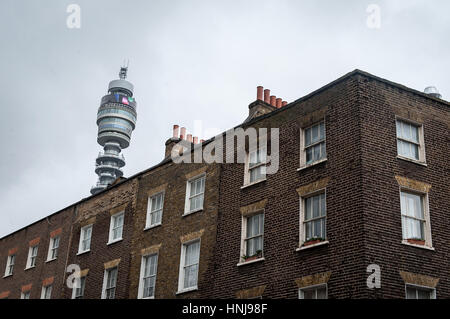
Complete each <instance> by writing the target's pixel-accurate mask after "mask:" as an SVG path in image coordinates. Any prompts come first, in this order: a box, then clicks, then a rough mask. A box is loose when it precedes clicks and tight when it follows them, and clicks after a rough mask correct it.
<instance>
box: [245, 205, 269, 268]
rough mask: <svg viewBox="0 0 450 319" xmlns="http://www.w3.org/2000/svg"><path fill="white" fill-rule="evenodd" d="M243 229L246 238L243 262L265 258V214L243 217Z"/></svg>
mask: <svg viewBox="0 0 450 319" xmlns="http://www.w3.org/2000/svg"><path fill="white" fill-rule="evenodd" d="M242 227H243V231H244V238H243V242H242V244H241V245H242V256H241V262H245V261H249V260H248V259H249V258H252V259H257V258H260V257H262V256H263V241H264V213H259V214H256V215H252V216H247V217H243V221H242Z"/></svg>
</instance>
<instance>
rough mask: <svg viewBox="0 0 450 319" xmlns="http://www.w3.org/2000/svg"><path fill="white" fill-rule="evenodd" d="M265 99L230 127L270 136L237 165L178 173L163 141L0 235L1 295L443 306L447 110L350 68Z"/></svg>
mask: <svg viewBox="0 0 450 319" xmlns="http://www.w3.org/2000/svg"><path fill="white" fill-rule="evenodd" d="M269 94H270V93H269V92H268V90H266V91H265V92H264V98H263V93H262V88H261V87H259V88H258V99H257V100H256V101H255V102H253V103H251V104H250V106H249V117H248V118H247V119H246V120H245V121H244V122H243V123H242V124H241V125H239V126H238V127H239V128H243V129H245V130H248V129H249V128H256V129H260V128H266V129H267V130H268V131H270V129H272V128H275V129H276V128H278V129H279V139H277V138H276V137H274V136H273V135H269V137H268V144H267V146H266V147H261V145H259V147H256V148H252V145H250V143H248V141H247V143H246V144H245V152H244V153H245V161H244V162H242V163H229V162H228V161H226V162H225V163H213V164H206V163H205V162H202V163H196V164H194V163H192V164H186V163H183V164H176V163H174V162H173V161H172V160H171V158H170V156H169V154H170V151H171V149H172V147H173V146H174V145H175V144H176V143H177V142H179V139H178V133H177V134H175V135H174V138H172V139H169V140H168V141H167V142H166V154H165V158H164V160H163V161H162V162H161V163H159V164H158V165H156V166H154V167H152V168H150V169H148V170H146V171H143V172H141V173H138V174H136V175H135V176H132V177H130V178H128V179H124V180H119V181H116V183H115V184H113V185H111V186H110V187H108V188H107V189H106V190H104V191H102V192H100V193H98V194H95V195H93V196H90V197H89V198H86V199H83V200H81V201H80V202H78V203H76V204H73V205H72V206H70V207H68V208H66V209H64V210H62V211H60V212H58V213H55V214H53V215H51V216H49V217H48V218H47V219H43V220H41V221H39V222H36V223H34V224H32V225H30V226H28V227H26V228H24V229H22V230H19V231H17V232H15V233H13V234H11V235H9V236H6V237H4V238H2V239H1V240H0V269H5V277H4V278H1V279H0V296H1V297H7V298H20V297H21V293H23V292H24V291H27V290H30V288H31V290H30V291H31V295H30V297H31V298H39V297H45V293H48V291H47V290H48V289H46V287H48V286H52V290H51V295H49V296H51V297H52V298H75V297H83V298H106V297H114V298H258V297H262V298H324V297H328V298H405V297H408V298H418V297H421V298H450V267H449V266H450V262H449V258H450V248H449V245H448V244H449V243H450V232H449V229H450V218H449V217H450V209H449V206H450V205H449V200H448V197H449V196H448V195H449V189H450V181H449V177H448V158H449V146H448V128H449V126H450V118H449V103H448V102H447V101H444V100H442V99H439V98H435V97H433V96H430V95H427V94H424V93H422V92H418V91H415V90H412V89H410V88H407V87H404V86H402V85H399V84H396V83H392V82H390V81H387V80H384V79H381V78H378V77H375V76H373V75H370V74H368V73H365V72H362V71H359V70H355V71H353V72H351V73H349V74H347V75H345V76H343V77H341V78H339V79H337V80H336V81H334V82H332V83H330V84H328V85H326V86H324V87H322V88H320V89H319V90H317V91H315V92H312V93H311V94H309V95H307V96H305V97H302V98H300V99H298V100H296V101H294V102H292V103H289V104H287V105H286V103H285V102H282V100H281V99H276V98H275V97H274V96H272V97H270V96H269ZM260 132H261V131H260ZM224 134H225V133H224ZM259 138H260V139H261V136H259ZM217 139H218V137H216V138H215V139H211V140H208V141H206V142H203V143H200V144H197V145H194V144H193V145H194V146H196V147H197V148H199V147H201V148H203V149H205V148H207V147H208V145H211V144H212V143H214V142H215V141H217ZM189 143H190V141H189ZM227 143H229V140H227V139H224V149H226V146H227ZM276 144H278V151H277V148H276V147H272V146H274V145H276ZM232 149H233V150H234V152H235V158H237V157H238V156H239V154H238V151H242V149H239V147H236V148H235V147H233V148H232ZM272 149H273V150H275V151H272ZM275 155H279V156H278V158H279V169H278V170H277V172H276V173H274V174H265V172H266V170H268V169H269V167H270V165H272V162H271V163H270V164H269V163H268V162H266V159H267V161H269V158H270V160H273V159H274V156H275ZM57 236H59V237H60V239H59V242H58V243H59V248H58V257H57V259H56V261H51V262H45V261H44V259H45V258H47V257H48V256H51V253H52V249H51V247H54V246H53V244H54V240H53V238H55V237H57ZM38 238H39V239H38ZM38 240H39V250H38V254H37V257H36V261H35V263H36V266H35V267H34V268H33V269H32V270H31V269H29V270H25V271H24V270H22V269H24V268H26V266H27V265H28V263H29V260H30V258H31V257H30V256H32V255H31V253H32V252H33V250H32V247H33V246H34V245H35V244H36V243H37V241H38ZM42 247H44V248H42ZM47 249H48V251H47ZM10 256H15V257H14V258H12V257H10ZM50 259H51V258H50ZM11 262H12V263H13V264H14V269H13V271H12V274H9V273H8V271H9V269H10V265H11ZM71 264H77V265H79V266H80V270H81V276H82V277H83V278H84V279H83V281H82V282H83V287H82V289H70V288H68V287H67V286H66V285H65V280H66V279H67V276H68V275H69V273H66V267H67V266H68V265H71ZM373 269H375V270H379V271H380V272H379V273H380V278H381V282H380V283H381V286H379V288H372V289H371V288H369V287H368V277H369V275H371V274H372V270H373ZM51 278H53V279H51ZM375 283H376V280H375ZM30 284H31V286H30ZM376 286H377V285H376ZM35 287H36V288H35ZM377 287H378V286H377ZM22 297H24V296H22Z"/></svg>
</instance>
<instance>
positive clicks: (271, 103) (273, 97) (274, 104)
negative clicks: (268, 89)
mask: <svg viewBox="0 0 450 319" xmlns="http://www.w3.org/2000/svg"><path fill="white" fill-rule="evenodd" d="M276 99H277V97H276V96H275V95H271V96H270V105H272V106H276V102H275V101H276Z"/></svg>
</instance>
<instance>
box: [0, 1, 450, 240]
mask: <svg viewBox="0 0 450 319" xmlns="http://www.w3.org/2000/svg"><path fill="white" fill-rule="evenodd" d="M71 3H76V4H78V5H80V7H81V28H80V29H69V28H67V26H66V19H67V16H68V15H69V14H68V13H66V8H67V6H68V5H69V4H71ZM344 3H345V4H344ZM371 3H374V4H378V5H379V6H380V8H381V28H380V29H370V28H368V27H367V25H366V20H367V17H368V15H369V14H368V13H367V12H366V8H367V6H368V5H369V4H371ZM2 7H3V10H1V11H0V39H1V40H2V45H1V50H0V67H1V71H2V76H1V78H0V85H1V88H2V90H3V94H2V100H1V104H0V105H1V110H2V116H1V117H0V127H1V147H2V152H1V153H2V156H1V157H0V173H1V179H0V217H1V219H0V220H1V222H0V237H2V236H4V235H7V234H9V233H11V232H13V231H15V230H17V229H19V228H21V227H24V226H26V225H27V224H29V223H31V222H33V221H36V220H38V219H40V218H43V217H45V216H47V215H49V214H51V213H53V212H55V211H58V210H60V209H62V208H64V207H66V206H68V205H70V204H71V203H73V202H76V201H78V200H80V199H81V198H84V197H87V196H89V190H90V187H91V186H92V185H93V184H94V183H95V182H96V177H97V176H96V175H95V173H94V160H95V158H96V156H97V154H98V152H99V151H100V149H101V147H100V146H99V145H98V144H97V143H96V134H97V127H96V123H95V120H96V112H97V108H98V106H99V102H100V99H101V97H102V96H103V95H104V94H105V93H106V90H107V85H108V82H109V81H110V80H113V79H116V78H117V74H118V71H119V67H120V65H121V63H122V61H123V59H124V58H127V59H129V60H130V66H129V73H128V74H129V76H128V79H129V80H130V81H131V82H133V84H134V85H135V97H136V100H137V103H138V109H137V111H138V121H137V126H136V129H135V131H134V133H133V137H132V141H131V145H130V147H129V148H127V149H125V150H124V151H123V154H124V156H125V158H126V161H127V164H126V166H125V169H124V173H125V174H124V175H125V176H131V175H133V174H135V173H137V172H139V171H142V170H144V169H146V168H148V167H150V166H152V165H154V164H156V163H158V162H159V161H160V160H161V159H162V157H163V154H164V142H165V141H166V139H167V138H168V137H170V136H171V127H172V125H173V124H180V125H182V126H186V127H187V128H188V130H189V129H190V130H191V131H192V130H193V128H194V121H195V120H201V121H202V125H203V128H204V129H205V128H216V129H220V130H226V129H228V128H231V127H233V126H235V125H237V124H239V123H240V122H242V121H243V120H244V119H245V117H246V114H247V113H248V108H247V106H248V104H249V103H250V102H252V101H254V100H255V97H256V86H257V85H263V86H264V87H265V88H269V89H271V90H272V93H273V94H275V95H277V96H279V97H283V98H284V99H285V100H287V101H288V102H290V101H292V100H295V99H297V98H299V97H301V96H304V95H306V94H307V93H309V92H311V91H313V90H315V89H317V88H319V87H321V86H323V85H325V84H327V83H328V82H331V81H333V80H334V79H336V78H338V77H340V76H342V75H344V74H345V73H347V72H350V71H352V70H354V69H355V68H359V69H362V70H365V71H367V72H370V73H372V74H375V75H377V76H381V77H384V78H387V79H389V80H392V81H394V82H399V83H401V84H404V85H406V86H409V87H411V88H414V89H417V90H420V91H422V90H423V89H424V88H425V87H426V86H428V85H435V86H437V87H438V89H439V91H440V92H441V94H442V95H443V97H444V99H447V100H448V99H449V96H450V81H449V77H448V73H449V70H450V64H449V63H450V62H449V56H450V42H449V41H448V38H449V31H450V19H449V12H450V2H449V1H448V0H442V1H438V0H435V1H429V0H428V1H418V0H395V1H394V0H391V1H376V0H371V1H361V0H346V1H317V0H314V1H312V0H311V1H300V0H291V1H280V0H277V1H263V0H255V1H250V0H246V1H230V0H228V1H225V0H222V1H211V0H209V1H206V0H203V1H194V0H184V1H173V0H171V1H167V0H165V1H137V0H128V1H111V0H108V1H99V0H98V1H93V0H89V1H87V0H86V1H76V0H71V1H63V0H45V1H43V0H41V1H34V0H33V1H32V0H27V1H18V0H3V1H2ZM5 8H6V10H5ZM446 39H447V40H446ZM209 137H211V136H209V135H207V136H205V135H203V136H200V138H209Z"/></svg>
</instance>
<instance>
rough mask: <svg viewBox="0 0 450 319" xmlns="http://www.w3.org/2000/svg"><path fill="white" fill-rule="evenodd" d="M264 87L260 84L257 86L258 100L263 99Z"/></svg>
mask: <svg viewBox="0 0 450 319" xmlns="http://www.w3.org/2000/svg"><path fill="white" fill-rule="evenodd" d="M263 89H264V88H263V87H262V86H261V85H260V86H258V87H256V99H257V100H261V101H262V99H263Z"/></svg>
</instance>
